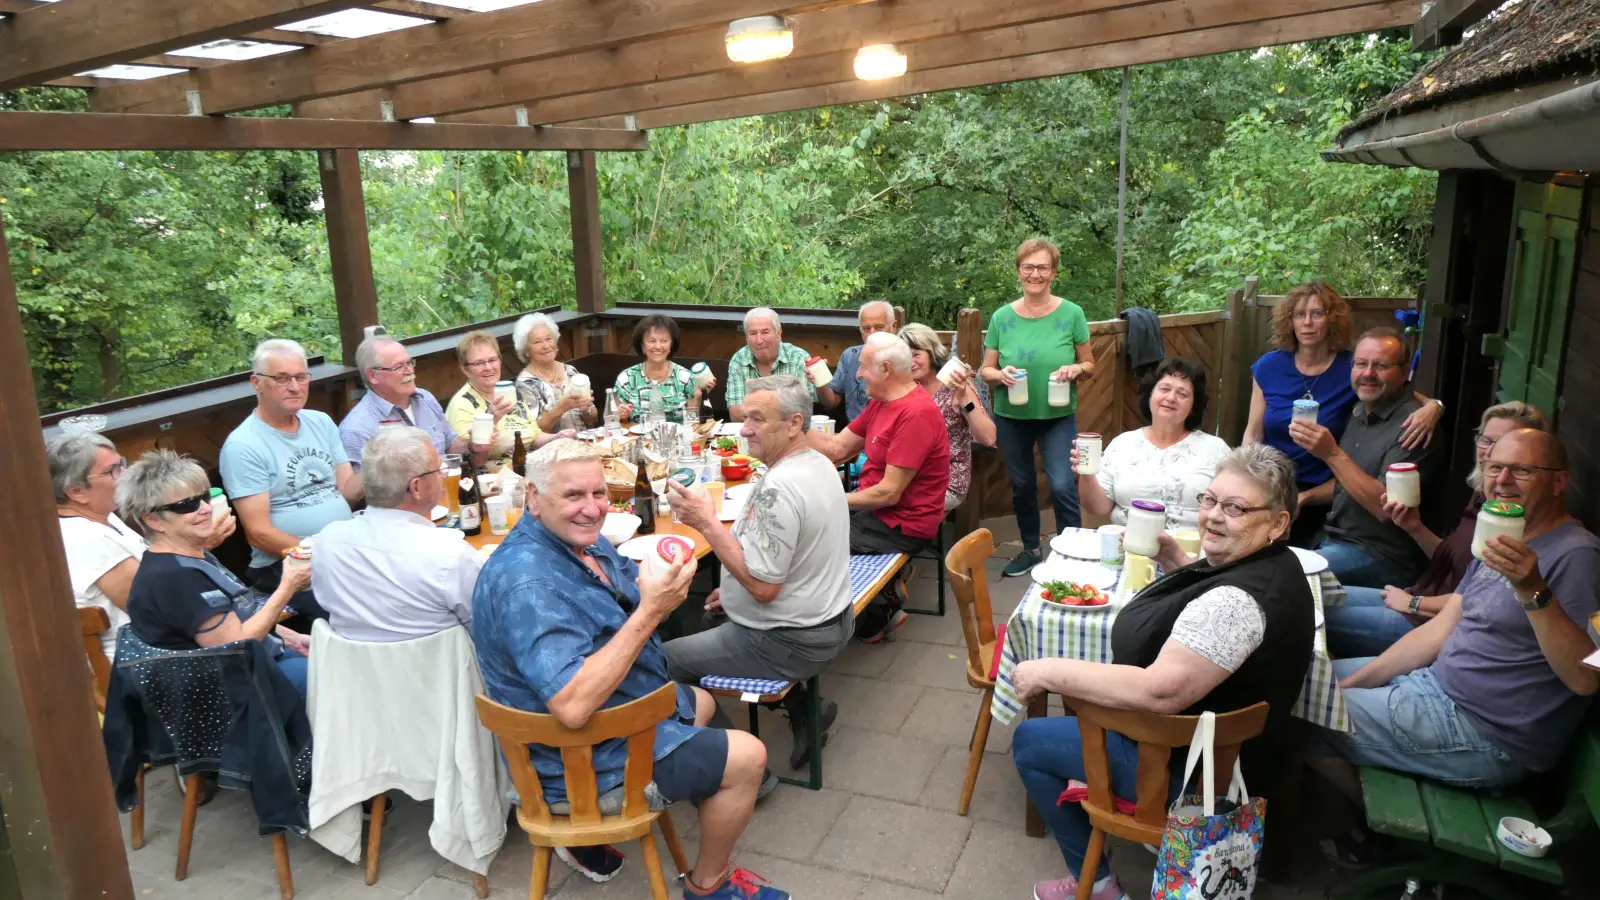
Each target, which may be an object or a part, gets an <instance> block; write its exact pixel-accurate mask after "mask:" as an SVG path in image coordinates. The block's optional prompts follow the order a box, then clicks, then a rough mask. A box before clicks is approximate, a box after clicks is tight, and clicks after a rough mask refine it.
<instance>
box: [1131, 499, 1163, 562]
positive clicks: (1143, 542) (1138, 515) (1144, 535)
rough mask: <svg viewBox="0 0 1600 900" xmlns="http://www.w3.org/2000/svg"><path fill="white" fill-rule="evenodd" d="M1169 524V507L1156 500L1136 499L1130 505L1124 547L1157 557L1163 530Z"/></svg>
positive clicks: (1143, 554) (1142, 554)
mask: <svg viewBox="0 0 1600 900" xmlns="http://www.w3.org/2000/svg"><path fill="white" fill-rule="evenodd" d="M1166 525H1167V507H1166V505H1165V504H1162V503H1160V502H1158V501H1155V500H1135V501H1133V503H1132V504H1131V505H1129V507H1128V525H1127V528H1126V530H1125V531H1124V532H1123V534H1122V549H1124V550H1126V551H1127V552H1129V553H1134V554H1137V555H1139V556H1148V557H1150V558H1151V559H1155V556H1156V554H1157V553H1159V552H1160V550H1161V530H1162V529H1163V528H1165V527H1166Z"/></svg>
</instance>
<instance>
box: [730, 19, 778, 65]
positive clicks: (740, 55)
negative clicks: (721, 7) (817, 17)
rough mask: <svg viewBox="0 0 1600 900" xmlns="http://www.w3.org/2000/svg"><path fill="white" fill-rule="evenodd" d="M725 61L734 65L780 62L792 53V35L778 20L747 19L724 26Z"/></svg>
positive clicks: (735, 20)
mask: <svg viewBox="0 0 1600 900" xmlns="http://www.w3.org/2000/svg"><path fill="white" fill-rule="evenodd" d="M726 44H727V47H728V58H729V59H731V60H733V61H734V62H737V63H753V62H763V61H765V60H769V59H782V58H784V57H785V56H788V55H789V54H790V53H793V52H794V31H793V30H792V29H790V28H789V24H788V23H787V22H785V21H784V20H783V19H782V17H780V16H751V17H750V18H748V19H734V20H733V22H732V23H731V24H730V25H728V37H727V39H726Z"/></svg>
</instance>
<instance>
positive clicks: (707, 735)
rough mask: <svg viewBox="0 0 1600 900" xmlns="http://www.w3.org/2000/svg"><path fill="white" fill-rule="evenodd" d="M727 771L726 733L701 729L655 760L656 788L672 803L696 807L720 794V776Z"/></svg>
mask: <svg viewBox="0 0 1600 900" xmlns="http://www.w3.org/2000/svg"><path fill="white" fill-rule="evenodd" d="M727 768H728V733H727V732H726V731H723V730H722V729H721V728H701V729H699V731H698V732H696V733H695V736H694V737H692V738H689V739H688V740H687V741H684V742H683V743H681V744H679V745H678V746H677V747H675V748H674V749H673V751H672V752H671V753H668V754H667V755H666V756H663V757H661V758H660V759H658V760H656V765H655V783H656V788H657V789H659V790H660V791H661V794H662V796H664V797H666V798H667V799H668V800H671V801H673V802H674V803H677V802H680V801H684V800H687V801H689V802H691V803H697V802H699V801H701V800H704V799H706V798H707V797H710V796H711V795H712V794H715V793H716V792H717V791H720V790H722V773H723V772H724V771H726V770H727Z"/></svg>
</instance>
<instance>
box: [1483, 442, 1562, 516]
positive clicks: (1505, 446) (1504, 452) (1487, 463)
mask: <svg viewBox="0 0 1600 900" xmlns="http://www.w3.org/2000/svg"><path fill="white" fill-rule="evenodd" d="M1480 471H1481V472H1482V473H1483V492H1484V494H1485V495H1486V496H1488V497H1489V498H1490V499H1492V500H1504V501H1506V502H1508V503H1516V504H1519V505H1521V506H1522V509H1523V515H1524V517H1525V518H1526V519H1527V523H1528V524H1527V528H1528V533H1529V534H1530V535H1532V534H1538V533H1539V532H1541V531H1543V530H1544V529H1546V528H1549V527H1550V526H1551V525H1552V524H1553V523H1555V522H1558V521H1560V520H1561V518H1562V517H1563V516H1564V515H1565V514H1566V505H1565V503H1564V502H1563V501H1562V495H1563V494H1565V493H1566V491H1567V484H1568V481H1569V478H1568V476H1567V449H1566V447H1564V446H1562V444H1561V439H1560V438H1558V437H1556V436H1555V435H1553V434H1551V433H1549V432H1547V431H1539V430H1537V429H1534V428H1519V429H1517V430H1516V431H1510V432H1507V433H1506V434H1505V435H1504V436H1502V437H1501V438H1500V440H1498V441H1495V442H1494V447H1493V448H1492V449H1491V450H1490V451H1489V458H1488V459H1485V460H1484V461H1483V464H1482V469H1481V470H1480Z"/></svg>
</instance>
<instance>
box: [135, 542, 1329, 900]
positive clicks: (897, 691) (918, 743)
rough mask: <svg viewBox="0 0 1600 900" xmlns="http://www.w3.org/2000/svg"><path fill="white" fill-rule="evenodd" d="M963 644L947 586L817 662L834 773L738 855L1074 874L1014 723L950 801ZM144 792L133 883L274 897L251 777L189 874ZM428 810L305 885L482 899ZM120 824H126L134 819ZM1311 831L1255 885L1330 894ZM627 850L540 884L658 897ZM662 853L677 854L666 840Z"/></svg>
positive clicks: (782, 741) (689, 844) (839, 875)
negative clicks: (368, 870) (614, 871)
mask: <svg viewBox="0 0 1600 900" xmlns="http://www.w3.org/2000/svg"><path fill="white" fill-rule="evenodd" d="M990 524H991V527H993V528H994V530H995V531H996V539H997V540H998V541H1005V540H1007V539H1008V538H1009V539H1011V540H1015V526H1014V524H1012V522H1011V521H1009V520H1007V521H1005V522H999V521H997V522H994V523H990ZM1047 524H1048V523H1047ZM1008 530H1009V532H1010V533H1009V534H1007V531H1008ZM1016 549H1017V547H1016V545H1015V544H1006V543H1002V544H1001V546H1000V548H999V549H998V550H997V551H996V556H995V558H994V559H992V560H991V561H990V564H989V569H990V576H991V578H990V582H991V593H992V596H993V601H994V613H995V617H996V619H997V620H999V621H1004V619H1005V618H1006V617H1007V616H1009V615H1010V613H1011V611H1012V610H1013V609H1014V608H1015V607H1016V604H1017V603H1018V602H1019V601H1020V600H1021V597H1022V592H1023V589H1024V588H1025V586H1026V583H1025V579H1002V578H1001V577H1000V568H1001V567H1002V566H1003V565H1004V564H1005V561H1006V560H1007V559H1009V558H1010V556H1011V555H1012V554H1014V553H1015V552H1016ZM934 573H935V570H934V567H933V565H932V563H931V562H920V563H918V567H917V571H916V578H915V581H914V584H913V590H912V603H913V604H914V605H917V606H922V607H925V608H932V607H933V606H935V604H936V599H935V598H936V592H935V582H934V581H933V577H934ZM964 654H965V651H964V649H963V647H962V637H961V629H960V626H959V624H958V623H957V621H956V619H955V599H954V596H953V595H951V596H950V597H949V600H948V603H947V613H946V615H945V616H944V617H943V618H936V617H932V616H913V617H911V619H910V621H909V622H907V624H905V625H904V626H903V627H902V628H900V629H899V630H898V631H897V632H896V633H895V635H894V637H893V639H892V640H891V641H889V642H887V643H884V644H880V645H877V646H867V645H864V644H852V645H851V646H850V647H849V648H848V649H846V650H845V651H844V652H843V653H842V654H841V655H840V657H839V658H838V659H837V660H835V661H834V663H833V664H832V665H831V666H830V667H829V668H828V670H827V672H826V673H825V674H824V676H823V688H824V692H825V694H826V695H827V696H828V697H830V698H832V699H834V700H837V701H838V703H839V718H838V721H837V722H836V723H835V725H834V727H833V730H832V737H831V740H830V742H829V744H828V746H827V749H826V751H825V754H824V758H825V763H826V764H825V768H824V783H825V785H826V786H825V787H824V789H823V790H821V791H817V792H812V791H808V790H805V789H804V788H798V787H791V786H788V785H784V786H782V787H780V788H779V789H778V791H777V793H776V794H774V795H773V796H772V797H770V798H768V799H767V800H766V801H765V802H764V803H763V804H762V805H761V806H760V807H758V808H757V810H756V813H755V818H754V820H753V821H752V822H751V824H750V827H749V829H748V830H747V831H746V832H745V834H744V838H743V840H742V841H741V842H740V846H739V851H738V855H737V862H738V864H739V865H741V866H743V867H745V868H748V869H751V870H753V871H755V872H757V873H760V874H761V875H762V876H764V877H766V878H767V879H768V880H769V881H770V882H771V883H772V884H774V885H776V886H778V887H781V888H783V889H785V890H788V891H790V892H791V893H792V894H793V895H794V896H795V897H796V898H799V900H809V898H826V900H932V898H939V897H944V898H972V900H1005V898H1017V900H1024V898H1028V897H1031V896H1032V892H1031V889H1032V885H1033V884H1034V882H1036V881H1038V880H1041V879H1045V878H1054V877H1060V876H1061V875H1062V874H1064V871H1065V869H1064V867H1063V864H1062V861H1061V857H1060V854H1059V852H1058V851H1057V849H1056V847H1055V845H1054V842H1053V841H1050V840H1049V839H1048V838H1045V839H1033V838H1029V837H1027V836H1025V835H1024V834H1023V829H1022V814H1023V803H1024V795H1023V792H1022V787H1021V784H1020V783H1019V781H1018V779H1017V775H1016V771H1015V769H1014V768H1013V767H1012V764H1011V759H1010V755H1009V751H1010V747H1011V731H1012V729H1011V728H1010V727H1001V726H999V725H998V724H996V725H995V727H994V728H993V729H992V730H991V731H990V735H989V744H988V752H987V754H986V756H985V758H984V762H983V767H982V770H981V772H980V774H979V777H978V783H977V789H976V791H975V793H974V795H973V801H972V808H971V811H970V815H968V816H965V817H963V816H958V815H956V812H955V808H956V802H957V799H958V796H959V794H960V790H961V782H962V778H963V776H964V773H965V765H966V757H967V749H966V748H967V740H968V737H969V735H970V734H971V730H972V726H973V721H974V717H975V715H976V714H977V706H978V695H977V692H976V691H974V690H972V689H971V688H969V687H968V686H967V684H966V679H965V677H964V676H963V674H962V673H963V669H964V661H963V660H964ZM735 705H736V704H735ZM728 711H729V713H730V714H731V715H733V717H734V721H735V722H738V723H740V724H741V725H743V723H744V722H745V721H746V718H745V713H744V711H743V710H742V709H736V708H732V707H730V708H729V710H728ZM761 734H762V736H763V738H764V739H765V740H766V741H767V745H768V748H769V756H770V757H771V758H772V759H774V760H786V759H787V758H788V752H789V731H788V728H787V723H786V722H785V721H784V719H782V718H781V717H780V716H778V715H777V714H775V713H769V712H765V711H764V712H763V713H762V719H761ZM147 793H148V799H147V804H148V809H147V811H146V815H145V841H146V843H145V846H144V847H143V849H140V850H138V851H134V850H132V849H129V851H128V858H129V860H130V866H131V869H132V873H133V880H134V885H135V888H136V890H137V892H138V896H140V897H153V898H160V900H165V898H187V897H194V898H206V900H223V898H229V900H257V898H259V900H276V898H277V896H278V893H277V876H276V870H275V868H274V865H273V858H272V850H271V845H270V843H269V841H268V840H267V839H265V838H261V837H259V836H257V834H256V824H255V817H254V815H253V813H252V812H251V810H250V806H249V800H248V798H247V797H245V796H244V795H243V794H242V793H241V792H237V791H222V792H220V793H219V794H218V796H217V798H216V799H215V800H214V801H212V803H210V804H209V805H207V806H206V807H204V808H202V809H201V810H200V814H199V819H198V824H197V827H196V834H195V839H194V847H193V851H192V855H191V858H190V863H189V876H188V878H187V879H186V880H184V881H181V882H179V881H174V880H173V878H172V873H173V866H174V862H175V860H176V855H177V831H178V822H179V817H180V813H181V810H182V802H181V797H180V796H179V794H178V792H177V790H176V786H175V784H174V782H173V777H172V770H170V769H163V770H159V771H155V772H151V773H150V775H149V776H148V778H147ZM672 815H673V818H674V819H675V821H676V822H677V823H678V832H679V834H680V836H681V838H682V840H683V843H684V846H685V851H686V852H687V853H688V854H689V857H690V859H691V860H692V859H693V857H694V853H695V849H696V845H697V836H698V830H697V827H696V823H695V818H694V809H693V808H692V807H690V806H688V805H686V804H680V805H679V806H678V807H676V808H675V809H674V810H673V813H672ZM430 816H431V808H430V804H428V803H419V802H416V801H413V800H411V799H410V798H407V797H404V796H398V797H396V798H395V807H394V809H393V811H392V812H391V813H390V814H389V816H388V820H387V822H386V823H385V828H384V832H385V833H384V836H383V852H382V871H381V874H380V878H379V881H378V883H377V885H375V886H372V887H368V886H367V885H366V884H365V883H364V880H365V878H364V876H365V872H364V867H363V866H357V865H352V864H350V863H348V862H346V861H344V860H343V859H340V858H338V857H336V856H334V855H333V854H331V853H329V852H327V851H325V850H323V849H322V848H321V847H320V846H319V845H317V844H315V843H314V842H312V841H310V840H301V839H297V838H294V837H291V838H290V839H289V844H290V857H291V861H292V865H293V871H294V885H295V892H296V896H297V897H299V898H302V900H358V898H362V900H365V898H371V900H382V898H391V900H398V898H402V897H405V898H410V900H469V898H472V897H473V896H474V895H473V891H472V886H471V876H470V874H469V873H467V872H465V871H464V870H462V869H459V868H457V867H456V866H454V865H451V864H449V863H446V862H445V861H444V860H442V859H441V858H440V857H439V856H438V855H437V854H435V853H434V852H433V850H432V849H431V848H430V847H429V845H428V835H427V831H428V824H429V820H430ZM1320 817H1321V811H1320V810H1317V809H1314V808H1308V809H1307V810H1306V818H1307V820H1312V819H1318V818H1320ZM123 818H124V820H126V818H127V817H126V816H124V817H123ZM126 828H127V826H126V821H124V832H125V833H126ZM1305 837H1306V843H1307V844H1308V846H1305V847H1302V848H1300V851H1301V852H1300V853H1299V854H1298V859H1299V860H1300V861H1301V863H1302V865H1301V866H1299V868H1300V870H1301V871H1299V872H1298V873H1297V876H1296V883H1295V884H1294V885H1292V886H1278V885H1264V886H1262V887H1261V888H1259V889H1258V890H1257V892H1256V896H1257V897H1259V898H1262V900H1289V898H1312V897H1322V896H1324V891H1325V890H1326V888H1327V887H1328V886H1330V885H1332V884H1334V883H1335V882H1336V881H1337V874H1336V873H1335V872H1334V871H1332V870H1330V867H1328V866H1327V865H1326V864H1324V863H1323V862H1322V861H1321V859H1320V857H1318V855H1317V854H1316V851H1315V849H1314V848H1313V847H1311V846H1309V843H1310V841H1311V837H1312V836H1311V835H1306V836H1305ZM1113 843H1114V845H1115V847H1114V856H1113V865H1114V867H1115V869H1116V871H1117V873H1118V875H1119V878H1120V880H1121V882H1122V884H1123V885H1124V887H1125V889H1126V890H1127V892H1128V894H1129V896H1130V897H1135V898H1138V897H1148V896H1149V890H1150V873H1151V869H1152V867H1153V865H1154V857H1153V856H1151V855H1150V854H1149V853H1148V852H1147V851H1145V850H1144V849H1143V848H1140V847H1138V846H1134V845H1129V844H1126V843H1120V842H1116V841H1113ZM621 849H622V850H623V852H624V853H625V854H627V856H628V862H627V864H626V865H625V867H624V870H623V872H622V873H621V874H620V875H619V876H618V877H617V878H616V879H615V880H613V881H611V882H610V883H607V884H604V885H597V884H593V883H591V882H589V881H587V880H585V879H583V878H581V877H576V876H574V875H572V873H571V872H570V870H568V869H567V868H566V866H564V865H562V864H560V863H559V862H557V863H556V864H554V865H553V866H552V869H551V877H550V885H549V892H548V896H550V897H555V898H560V900H583V898H640V897H648V896H649V889H648V885H647V882H646V880H645V877H644V875H643V869H642V866H641V865H640V863H639V858H640V854H639V852H638V849H637V847H636V846H628V845H625V846H624V847H622V848H621ZM661 855H662V859H663V860H665V861H666V862H668V863H669V864H670V862H671V859H670V857H669V856H668V855H667V853H666V850H665V848H664V847H663V848H662V851H661ZM531 860H532V850H531V848H530V846H529V844H528V843H527V841H526V839H525V837H524V836H523V835H522V833H521V832H520V831H519V830H517V829H515V828H513V829H512V830H511V831H510V832H509V833H508V835H507V838H506V843H505V847H504V848H503V849H502V850H501V851H500V855H499V856H498V857H497V858H496V860H495V862H494V865H493V867H492V869H491V871H490V873H489V883H490V890H491V896H492V897H497V898H510V897H525V896H527V894H528V876H529V870H530V865H531ZM674 896H676V893H674Z"/></svg>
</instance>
